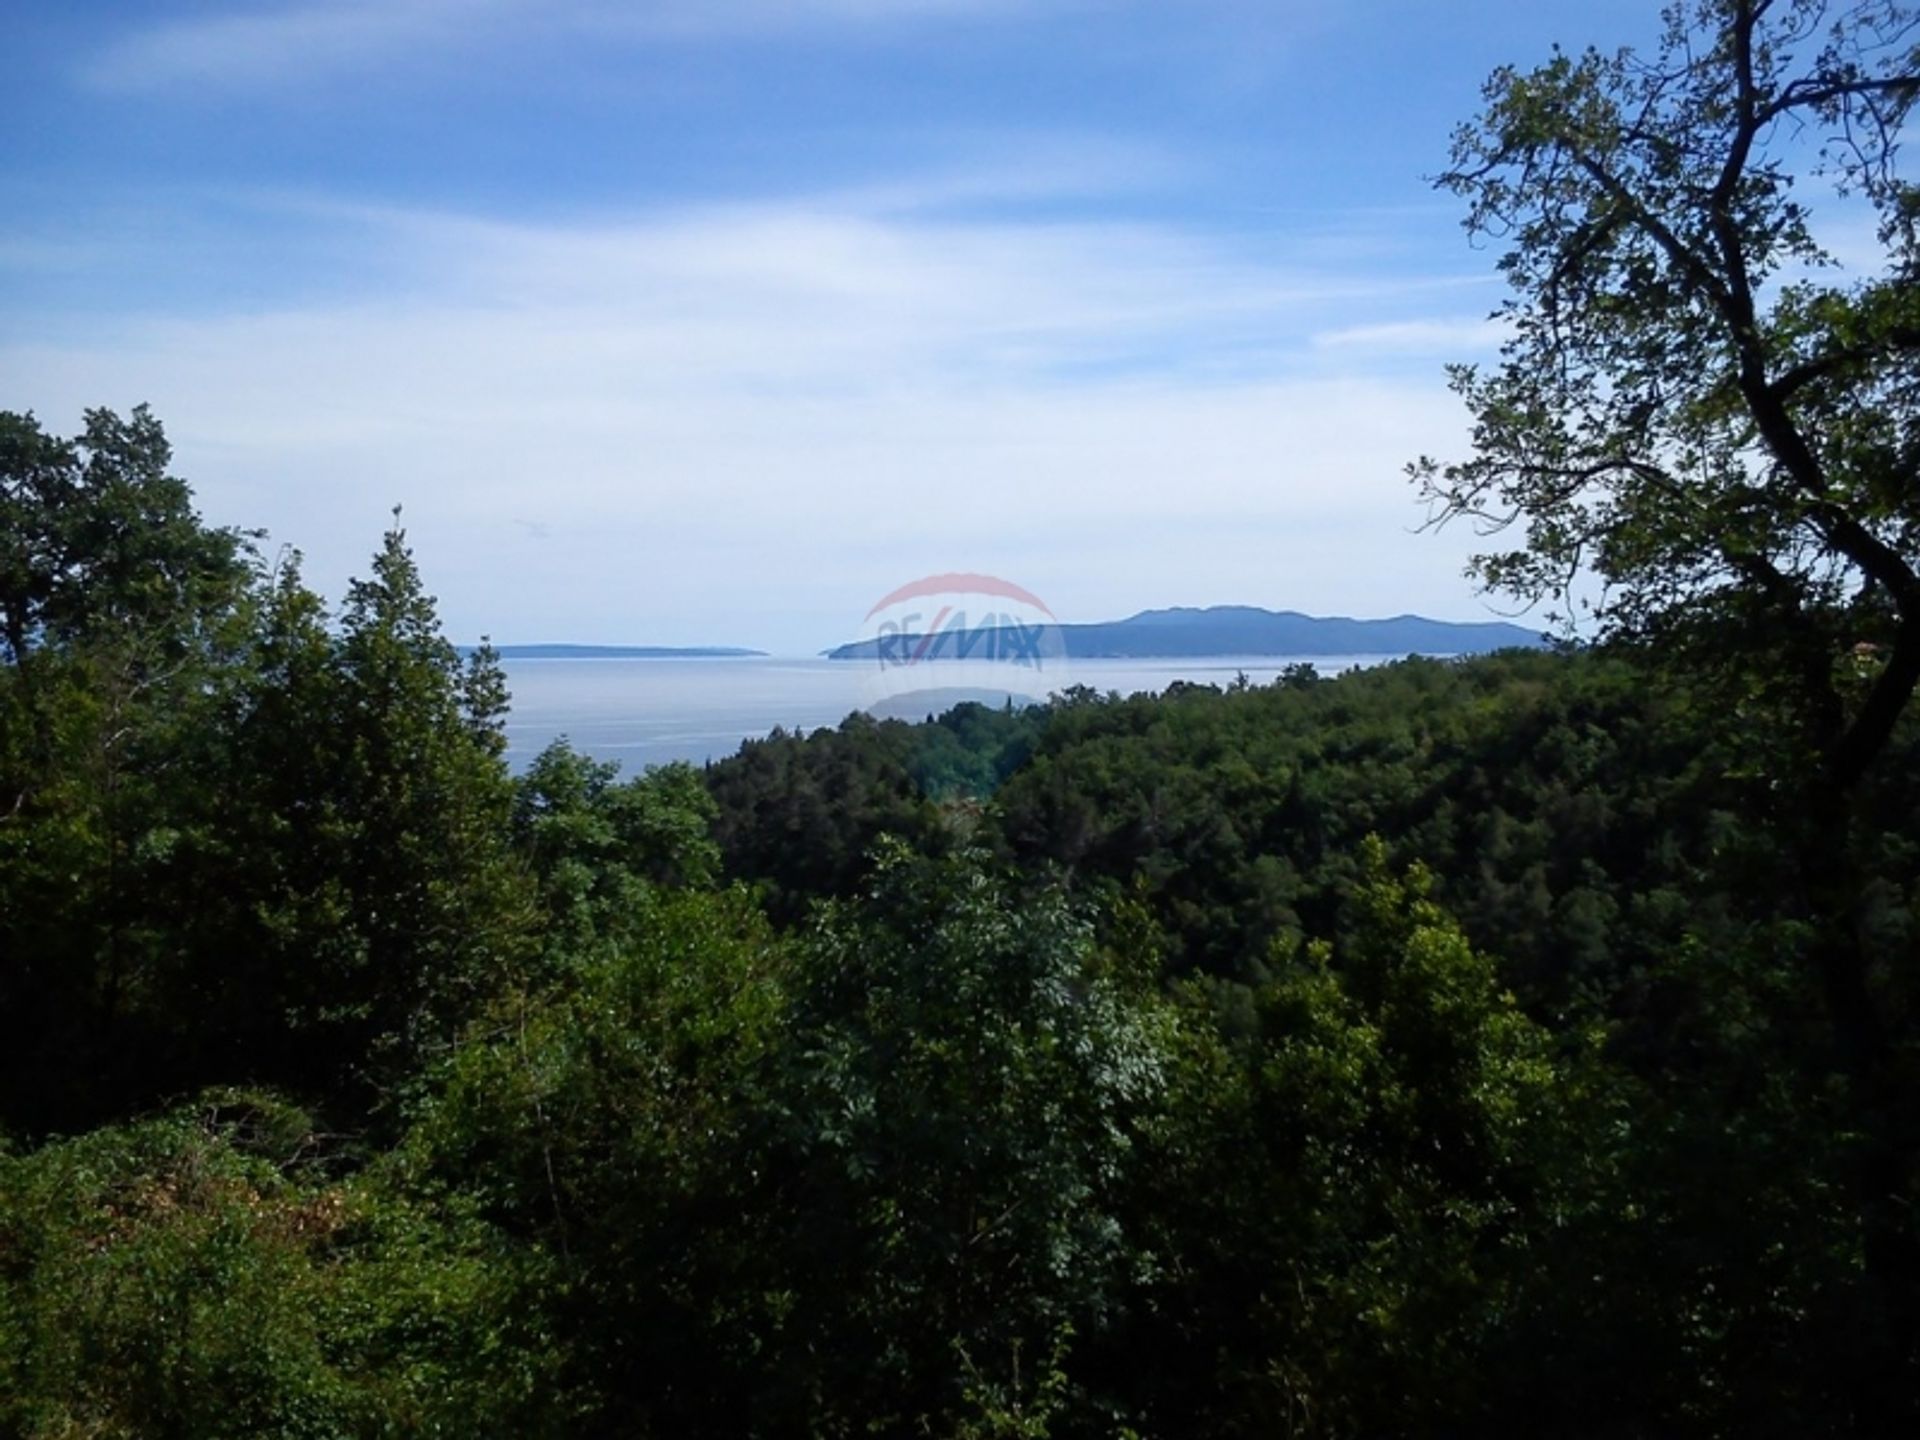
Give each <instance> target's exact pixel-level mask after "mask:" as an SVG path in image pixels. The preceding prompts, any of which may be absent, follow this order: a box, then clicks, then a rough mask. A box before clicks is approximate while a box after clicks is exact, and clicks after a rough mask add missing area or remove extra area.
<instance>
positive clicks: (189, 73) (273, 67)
mask: <svg viewBox="0 0 1920 1440" xmlns="http://www.w3.org/2000/svg"><path fill="white" fill-rule="evenodd" d="M1064 3H1071V0H294V3H280V4H277V5H273V6H271V7H265V6H254V7H251V8H235V9H232V10H230V11H227V12H225V13H217V14H212V15H200V16H195V17H193V18H188V19H178V20H171V21H162V22H159V23H157V24H152V25H149V26H146V27H144V28H141V29H137V30H134V31H132V32H131V33H129V34H127V35H125V36H124V37H122V38H121V39H120V40H118V41H117V42H115V43H114V44H113V45H111V46H110V47H108V49H107V50H106V51H105V52H104V53H102V54H100V55H97V56H95V57H93V58H92V59H91V60H90V61H89V62H88V63H87V64H86V66H85V67H84V69H83V75H84V77H85V78H86V79H88V80H89V81H91V82H92V83H94V84H96V85H99V86H101V87H102V88H106V89H113V90H145V91H163V90H170V89H175V88H177V87H180V86H183V85H185V86H192V85H215V86H231V87H238V88H243V89H260V88H266V87H279V86H284V85H286V84H287V83H289V82H290V81H292V80H296V79H312V78H315V77H317V76H323V75H328V74H337V73H340V72H343V71H344V72H352V71H358V70H362V69H366V68H369V67H373V66H379V65H386V64H389V63H394V62H417V61H419V60H421V59H423V58H430V57H432V56H434V55H436V54H443V53H445V52H448V51H457V50H460V49H462V48H464V47H467V46H469V45H471V44H474V43H477V42H480V41H484V40H488V39H498V38H502V37H523V36H528V35H575V36H579V35H584V36H589V37H597V38H600V39H609V38H611V39H618V40H628V41H642V42H644V41H681V42H687V41H698V40H711V39H733V38H739V37H743V36H754V35H778V34H781V33H784V32H788V31H792V30H795V29H801V28H819V27H837V28H842V29H847V28H854V29H859V30H865V31H871V30H875V29H885V28H889V27H898V26H902V25H909V24H913V23H916V22H926V21H930V20H942V19H945V20H955V19H966V18H995V17H1004V16H1009V15H1024V14H1030V13H1032V12H1033V10H1034V9H1035V7H1036V6H1037V5H1041V4H1045V5H1047V6H1049V7H1050V8H1057V7H1058V6H1059V5H1061V4H1064Z"/></svg>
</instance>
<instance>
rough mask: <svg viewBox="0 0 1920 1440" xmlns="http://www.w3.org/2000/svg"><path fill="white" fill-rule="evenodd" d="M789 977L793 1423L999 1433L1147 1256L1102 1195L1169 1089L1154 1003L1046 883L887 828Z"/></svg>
mask: <svg viewBox="0 0 1920 1440" xmlns="http://www.w3.org/2000/svg"><path fill="white" fill-rule="evenodd" d="M790 983H791V986H792V991H793V1001H792V1007H793V1008H792V1020H791V1022H790V1023H791V1026H792V1036H793V1038H792V1040H791V1042H790V1045H789V1048H788V1057H789V1058H788V1061H787V1074H788V1076H789V1079H788V1082H787V1083H788V1084H789V1086H790V1087H791V1093H790V1098H789V1099H788V1101H787V1105H788V1107H789V1109H790V1111H791V1113H792V1115H793V1118H794V1122H795V1124H796V1126H797V1127H798V1128H797V1130H796V1131H795V1133H794V1141H793V1143H794V1145H795V1148H796V1152H797V1153H796V1154H795V1157H794V1166H795V1174H794V1177H793V1179H792V1181H791V1182H790V1184H791V1185H792V1187H793V1191H794V1195H795V1203H796V1208H797V1223H798V1224H799V1226H800V1229H799V1230H798V1231H797V1232H796V1242H797V1250H796V1253H797V1255H798V1256H799V1257H801V1264H800V1266H799V1268H798V1272H797V1273H798V1276H799V1277H800V1283H798V1284H797V1286H796V1287H795V1288H796V1296H795V1302H794V1303H795V1307H796V1309H795V1316H794V1322H795V1323H794V1332H795V1334H796V1335H797V1336H801V1337H805V1339H806V1342H807V1343H806V1345H805V1348H804V1349H800V1348H798V1347H792V1346H790V1347H789V1348H788V1350H787V1362H788V1363H787V1369H788V1374H789V1376H790V1378H791V1381H792V1382H793V1383H794V1384H795V1386H796V1390H797V1394H798V1395H799V1397H800V1398H801V1400H802V1401H803V1405H804V1413H808V1414H811V1415H812V1416H814V1417H816V1419H815V1426H816V1430H817V1432H818V1433H828V1434H851V1433H858V1432H859V1431H861V1430H868V1431H871V1430H874V1429H887V1430H891V1431H896V1432H900V1433H907V1432H909V1431H915V1430H930V1431H931V1432H932V1433H946V1432H948V1431H951V1430H953V1429H954V1427H956V1426H959V1425H963V1424H968V1423H975V1424H978V1425H980V1426H983V1427H985V1426H989V1425H998V1426H1001V1427H1002V1429H1003V1433H1006V1431H1007V1430H1008V1429H1009V1428H1010V1427H1011V1426H1012V1425H1013V1423H1014V1422H1015V1421H1017V1420H1018V1419H1019V1417H1020V1416H1021V1415H1022V1414H1025V1415H1026V1416H1027V1418H1028V1419H1029V1420H1032V1419H1034V1418H1036V1417H1035V1411H1036V1410H1038V1411H1040V1412H1045V1411H1046V1410H1047V1409H1048V1408H1057V1407H1058V1406H1059V1405H1060V1404H1061V1403H1062V1401H1061V1397H1060V1396H1059V1395H1057V1394H1053V1393H1052V1392H1051V1391H1050V1388H1049V1387H1050V1382H1049V1374H1050V1371H1049V1359H1050V1358H1051V1360H1052V1362H1053V1366H1054V1368H1058V1366H1059V1365H1060V1363H1061V1360H1062V1356H1063V1354H1064V1352H1065V1351H1066V1350H1067V1349H1068V1348H1069V1346H1070V1343H1071V1341H1072V1339H1073V1337H1074V1336H1075V1335H1085V1334H1091V1333H1092V1332H1094V1331H1095V1330H1097V1329H1099V1328H1101V1327H1102V1326H1104V1325H1105V1324H1107V1323H1108V1322H1109V1320H1110V1316H1111V1311H1112V1309H1113V1307H1114V1306H1115V1305H1116V1304H1117V1303H1118V1301H1119V1296H1120V1292H1121V1290H1122V1288H1123V1287H1124V1285H1125V1284H1126V1282H1127V1280H1128V1279H1129V1278H1130V1276H1131V1274H1132V1273H1133V1271H1134V1269H1135V1268H1136V1267H1137V1266H1138V1265H1140V1264H1141V1263H1142V1258H1141V1257H1140V1256H1139V1254H1138V1253H1137V1252H1136V1251H1135V1250H1134V1248H1133V1246H1132V1243H1131V1240H1130V1237H1129V1236H1127V1235H1126V1234H1125V1233H1124V1232H1123V1230H1122V1228H1121V1226H1120V1223H1119V1218H1118V1201H1119V1196H1120V1194H1121V1192H1122V1189H1123V1187H1124V1184H1125V1180H1126V1177H1127V1175H1128V1174H1129V1172H1130V1170H1131V1166H1132V1164H1133V1157H1134V1153H1135V1144H1136V1141H1137V1137H1138V1133H1139V1127H1140V1126H1141V1125H1142V1123H1143V1122H1144V1120H1145V1118H1146V1117H1147V1116H1148V1115H1150V1114H1151V1113H1152V1112H1153V1111H1154V1110H1155V1109H1156V1108H1157V1106H1158V1104H1159V1099H1160V1096H1161V1094H1162V1092H1163V1088H1164V1084H1165V1077H1164V1058H1165V1049H1166V1041H1167V1026H1166V1022H1165V1017H1164V1014H1163V1012H1162V1011H1161V1009H1160V1007H1159V1006H1158V1005H1157V1004H1156V1003H1155V1002H1154V1000H1153V998H1152V996H1151V993H1150V992H1146V993H1143V992H1142V990H1141V989H1140V987H1139V985H1138V983H1137V976H1136V974H1135V973H1134V972H1132V971H1131V970H1130V969H1129V968H1128V967H1125V966H1121V967H1115V966H1114V965H1112V964H1111V963H1109V961H1107V960H1106V959H1105V958H1103V956H1102V955H1101V953H1100V952H1099V951H1098V950H1097V949H1096V947H1095V944H1094V937H1093V932H1092V929H1091V927H1090V926H1089V925H1088V924H1087V923H1086V922H1085V921H1084V920H1083V919H1081V918H1080V917H1079V916H1077V915H1076V914H1075V913H1074V911H1073V909H1072V908H1071V907H1070V906H1069V905H1068V904H1067V902H1066V901H1065V899H1064V897H1062V896H1061V895H1060V894H1058V893H1057V892H1054V891H1051V890H1045V889H1042V890H1038V891H1030V892H1027V893H1022V892H1021V891H1020V890H1019V889H1016V888H1015V887H1014V886H1012V885H1010V884H1008V883H1007V882H1006V881H1005V880H1004V879H1002V878H1001V877H1000V875H999V874H998V873H997V872H996V871H995V870H994V869H993V868H992V867H991V866H988V865H986V864H984V863H983V862H982V861H981V859H980V857H978V856H977V855H972V854H968V853H965V852H962V853H961V854H959V855H956V856H954V857H950V858H946V859H939V860H928V859H924V858H919V857H914V856H912V855H911V854H910V853H908V852H907V851H906V850H905V849H904V847H902V846H900V845H899V844H898V843H897V842H891V843H888V844H885V845H883V847H882V849H881V851H880V853H879V856H878V864H877V868H876V871H875V874H874V877H873V879H872V880H871V881H870V883H869V889H868V890H867V892H866V893H865V894H864V895H863V896H862V897H861V901H860V903H859V904H858V905H854V904H848V903H841V904H836V905H832V906H828V907H823V909H822V911H821V913H820V914H819V916H818V917H817V919H816V921H815V923H814V925H813V926H812V927H811V928H810V929H809V931H808V933H807V935H806V938H805V942H804V944H803V945H802V947H801V953H800V956H799V960H798V965H797V969H796V974H795V975H794V977H793V979H792V981H791V982H790ZM1098 1403H1099V1397H1090V1396H1088V1395H1086V1394H1084V1393H1077V1394H1076V1396H1075V1397H1074V1405H1075V1407H1076V1408H1079V1409H1081V1410H1087V1409H1089V1408H1090V1407H1097V1405H1098ZM1093 1413H1098V1412H1097V1408H1096V1409H1094V1412H1093ZM1015 1433H1035V1432H1015Z"/></svg>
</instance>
